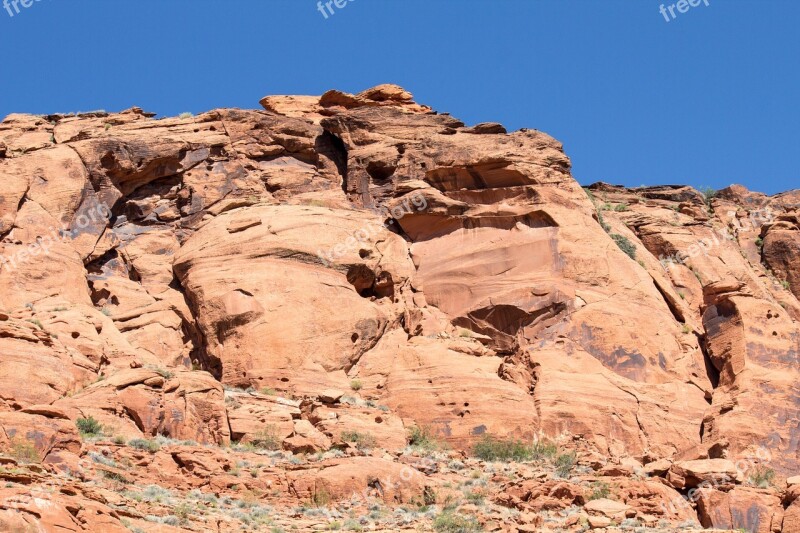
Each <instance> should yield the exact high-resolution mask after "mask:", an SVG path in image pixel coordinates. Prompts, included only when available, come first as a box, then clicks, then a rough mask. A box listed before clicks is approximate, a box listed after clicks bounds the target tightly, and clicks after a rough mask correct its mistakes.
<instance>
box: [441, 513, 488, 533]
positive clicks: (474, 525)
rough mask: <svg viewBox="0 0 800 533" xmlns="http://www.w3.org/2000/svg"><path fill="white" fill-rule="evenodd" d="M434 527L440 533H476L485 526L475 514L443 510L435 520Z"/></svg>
mask: <svg viewBox="0 0 800 533" xmlns="http://www.w3.org/2000/svg"><path fill="white" fill-rule="evenodd" d="M433 529H434V530H435V531H437V532H439V533H474V532H477V531H483V528H482V527H481V525H480V524H479V523H478V521H477V520H476V519H475V517H473V516H469V517H467V516H463V515H460V514H455V513H453V512H448V511H446V512H443V513H442V514H440V515H439V516H437V517H436V518H435V519H434V520H433Z"/></svg>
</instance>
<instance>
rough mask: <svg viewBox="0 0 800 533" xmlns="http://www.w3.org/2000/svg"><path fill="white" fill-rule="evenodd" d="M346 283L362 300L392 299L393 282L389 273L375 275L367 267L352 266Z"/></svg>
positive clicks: (360, 265) (361, 265)
mask: <svg viewBox="0 0 800 533" xmlns="http://www.w3.org/2000/svg"><path fill="white" fill-rule="evenodd" d="M347 282H348V283H350V285H352V286H353V288H354V289H355V290H356V292H357V293H358V294H359V296H361V297H362V298H394V280H393V279H392V275H391V274H390V273H389V272H380V273H378V274H375V272H373V270H372V269H371V268H369V267H368V266H367V265H363V264H359V265H352V266H351V267H350V268H349V269H348V270H347Z"/></svg>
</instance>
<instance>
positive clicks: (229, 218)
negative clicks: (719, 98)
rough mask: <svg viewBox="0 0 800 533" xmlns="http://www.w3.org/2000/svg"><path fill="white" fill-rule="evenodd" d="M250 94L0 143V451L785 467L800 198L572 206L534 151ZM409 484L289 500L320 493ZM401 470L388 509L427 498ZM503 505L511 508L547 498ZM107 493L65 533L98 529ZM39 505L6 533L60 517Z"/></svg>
mask: <svg viewBox="0 0 800 533" xmlns="http://www.w3.org/2000/svg"><path fill="white" fill-rule="evenodd" d="M261 104H262V106H263V107H264V110H263V111H256V110H239V109H220V110H214V111H210V112H208V113H204V114H202V115H199V116H196V117H190V118H165V119H155V118H153V116H152V115H151V114H149V113H146V112H144V111H142V110H141V109H138V108H132V109H129V110H127V111H123V112H121V113H116V114H106V113H93V114H83V115H78V116H75V115H69V116H66V115H50V116H43V117H37V116H30V115H11V116H9V117H7V118H6V119H5V120H4V121H3V122H2V123H0V146H2V147H3V150H2V151H0V238H1V239H2V243H1V244H0V256H2V259H0V261H1V262H2V264H0V369H1V370H2V372H1V373H0V427H2V429H3V432H2V433H0V445H5V446H6V447H7V448H8V449H10V448H9V447H11V446H12V441H13V440H14V439H15V438H18V437H19V436H21V435H23V436H24V438H25V439H27V440H28V441H30V442H31V443H33V446H34V447H35V450H36V453H37V454H38V456H39V459H40V460H41V461H43V462H44V463H45V464H47V465H50V466H49V467H51V468H55V469H58V470H64V469H67V468H74V467H75V465H77V462H78V458H79V457H80V456H82V455H85V453H86V450H85V449H82V447H81V443H80V439H79V437H78V435H77V432H76V430H75V424H74V422H75V421H76V420H77V419H79V418H87V417H90V416H91V417H93V418H94V419H96V420H98V421H99V422H101V423H102V424H103V426H104V427H105V428H106V429H105V431H106V432H107V433H108V435H109V436H113V435H119V436H120V437H122V438H124V439H129V438H136V437H154V436H156V435H163V436H166V437H170V438H173V439H180V440H187V441H193V442H196V443H199V444H206V445H209V444H210V445H225V444H228V443H229V442H231V440H232V439H233V440H234V441H237V442H239V441H241V442H243V443H247V442H260V441H259V439H261V441H263V439H264V438H265V437H264V431H265V428H270V431H271V433H270V438H274V439H276V442H277V444H278V445H279V446H282V447H283V448H285V449H287V450H292V451H296V452H324V451H326V450H329V449H331V448H332V447H340V448H341V447H342V446H345V447H347V446H351V445H352V442H351V443H350V444H348V438H350V440H351V441H352V434H353V433H354V432H355V433H358V434H360V435H370V436H371V438H372V439H373V441H372V442H371V445H373V446H377V447H380V448H383V449H386V450H397V449H400V448H402V447H403V446H404V445H405V443H406V432H407V431H408V430H409V429H410V428H411V427H413V426H417V427H427V428H430V429H431V431H432V432H433V433H434V434H436V435H437V436H438V438H440V439H442V440H444V441H447V442H448V443H449V445H450V446H451V447H452V449H453V450H456V451H459V450H465V451H466V450H469V449H470V448H471V446H472V445H473V444H474V443H475V442H476V441H477V440H478V439H480V438H482V437H483V436H484V435H492V436H496V437H500V438H521V439H533V438H547V439H556V438H559V437H561V438H563V437H564V436H569V437H571V438H574V439H580V441H581V442H582V443H584V445H585V447H584V448H585V449H584V451H586V452H587V453H593V454H595V456H598V457H605V458H606V459H607V460H608V461H611V462H614V463H615V464H618V463H619V462H620V461H623V460H635V461H636V462H638V464H639V465H642V466H646V465H648V464H656V462H657V461H659V460H661V461H664V460H667V461H668V462H667V463H666V466H665V467H664V468H663V469H661V470H660V471H659V470H658V469H653V470H652V471H651V472H650V473H651V474H653V475H656V476H663V479H664V480H665V482H664V483H665V484H671V485H672V486H673V487H675V488H677V489H681V490H685V489H687V488H688V487H693V486H697V485H698V484H700V483H701V482H702V481H704V480H706V481H707V479H706V477H704V476H707V475H711V474H713V473H717V474H720V472H716V471H715V470H713V467H709V466H708V465H702V464H701V465H699V466H698V467H697V468H700V473H698V472H697V471H695V470H692V468H693V467H691V464H692V463H693V462H698V461H699V462H702V461H703V460H719V461H721V460H723V459H726V460H727V462H726V463H725V464H726V465H728V467H730V465H733V464H734V463H735V462H736V461H737V460H741V459H743V458H752V457H755V456H756V455H757V454H758V458H757V463H758V464H763V463H768V465H767V466H768V467H769V468H771V469H773V470H774V471H775V472H776V473H777V475H778V478H779V479H784V478H785V477H787V476H790V475H795V474H798V473H800V449H799V446H800V445H799V444H798V443H799V442H800V429H799V428H800V416H798V415H800V399H799V398H800V396H799V395H798V392H797V382H798V378H800V371H799V370H798V354H799V353H800V304H798V300H797V297H798V296H800V210H798V208H799V207H800V193H798V192H790V193H785V194H782V195H778V196H775V197H767V196H764V195H761V194H757V193H751V192H749V191H747V190H745V189H744V188H742V187H738V186H732V187H730V188H728V189H725V190H723V191H720V193H719V194H718V195H716V197H714V198H706V197H704V195H703V194H701V193H699V192H698V191H696V190H694V189H692V188H690V187H681V186H664V187H647V188H639V189H625V188H622V187H616V186H612V185H607V184H602V183H601V184H596V185H593V186H591V187H589V188H588V189H586V190H584V189H582V188H581V187H580V186H579V185H578V183H577V182H576V181H575V179H574V178H573V177H572V175H571V174H570V160H569V158H568V157H567V156H566V155H565V153H564V151H563V148H562V146H561V144H560V143H559V142H557V141H556V140H554V139H553V138H551V137H549V136H548V135H546V134H544V133H542V132H539V131H536V130H520V131H516V132H512V133H507V132H506V130H505V128H503V127H502V126H501V125H499V124H488V123H487V124H479V125H476V126H474V127H467V126H466V125H465V124H463V123H462V122H460V121H459V120H457V119H455V118H453V117H451V116H449V115H446V114H438V113H436V112H434V111H433V110H431V109H430V108H428V107H426V106H424V105H420V104H417V103H415V102H414V101H413V99H412V97H411V95H410V94H409V93H408V92H407V91H404V90H403V89H401V88H399V87H396V86H390V85H386V86H380V87H376V88H373V89H370V90H367V91H365V92H363V93H361V94H358V95H351V94H346V93H343V92H339V91H330V92H328V93H326V94H325V95H323V96H322V97H305V96H303V97H291V96H270V97H266V98H264V99H263V100H262V102H261ZM626 248H627V250H625V249H626ZM223 387H227V388H228V389H237V390H238V391H239V392H235V391H229V392H228V393H224V392H223ZM245 390H247V392H244V391H245ZM348 435H349V437H348ZM173 457H174V458H175V461H176V462H177V463H178V464H179V465H180V468H189V469H193V468H195V469H196V468H210V467H208V466H207V465H204V466H202V467H199V466H198V467H187V466H186V464H187V461H190V459H188V458H180V454H178V455H177V456H176V455H175V454H174V453H173ZM191 460H198V461H201V459H197V458H194V459H191ZM381 461H384V462H385V463H386V464H383V463H381ZM672 461H677V462H678V463H676V466H674V467H673V468H672V469H670V464H671V462H672ZM680 462H682V463H680ZM751 462H752V461H751ZM659 464H660V463H659ZM687 464H688V465H689V466H686V465H687ZM680 465H683V466H680ZM751 466H752V465H751ZM171 468H174V467H171ZM352 468H355V472H356V475H354V477H348V476H349V475H350V474H351V473H352V472H351V469H352ZM709 468H711V470H710V471H709V470H708V469H709ZM733 468H734V472H735V471H736V467H735V466H734V467H733ZM399 469H400V467H399V466H397V465H396V464H394V463H392V462H391V461H386V460H385V459H380V458H374V459H369V460H366V459H365V460H364V462H363V463H359V464H358V465H356V466H355V467H354V466H352V465H347V464H344V463H343V464H338V463H337V464H333V463H332V464H330V465H328V464H323V465H322V466H318V467H315V470H314V471H310V472H303V473H302V474H298V475H295V474H292V475H290V476H289V477H290V480H289V481H287V482H286V483H288V484H289V485H290V486H291V487H293V488H292V489H291V491H292V494H293V495H294V496H295V497H297V498H301V499H303V498H313V497H314V494H315V490H319V489H320V487H325V490H326V491H327V493H330V494H329V495H330V496H333V497H339V496H344V493H345V492H348V491H351V489H353V488H359V490H360V489H361V488H363V486H373V485H374V483H372V481H371V480H372V477H370V476H371V474H370V471H372V470H376V471H381V470H386V471H389V472H394V470H399ZM729 469H730V468H729ZM194 471H196V470H194ZM667 471H669V474H668V473H667ZM414 472H415V473H414V475H413V480H412V481H410V482H409V483H407V484H405V485H403V487H402V490H397V491H395V492H392V493H391V494H389V493H388V492H387V493H383V496H384V497H385V498H388V499H390V500H392V501H396V502H405V501H408V500H410V499H411V498H414V497H421V495H422V493H423V489H424V486H425V482H424V480H423V479H422V478H421V477H420V476H422V474H419V472H417V471H416V470H415V471H414ZM708 472H711V474H708ZM731 473H732V472H728V471H723V472H721V474H723V475H729V474H731ZM326 474H330V476H328V478H325V475H326ZM208 475H211V473H210V472H209V473H208ZM394 475H399V472H394ZM734 477H735V476H734ZM323 478H324V479H325V480H324V482H323V481H321V479H323ZM739 478H740V479H736V480H733V481H731V480H729V481H730V483H734V484H736V483H742V481H743V480H742V479H741V476H739ZM659 479H662V478H659ZM531 483H534V481H531ZM519 490H522V489H520V488H517V489H515V490H514V491H511V492H509V494H511V495H510V496H508V498H506V499H505V500H503V501H505V502H506V503H507V504H508V505H516V506H517V507H519V508H522V507H525V506H523V505H522V504H521V503H519V502H522V501H525V502H528V501H529V499H530V497H531V496H530V494H531V493H530V491H534V493H537V494H538V493H539V492H541V493H542V494H545V493H547V491H548V490H550V489H547V488H541V487H539V488H535V487H527V488H525V489H524V490H526V491H529V492H527V493H525V494H528V496H526V498H528V499H527V500H526V499H525V498H523V496H522V495H521V494H522V493H518V491H519ZM554 490H555V489H554ZM641 490H642V491H644V493H643V494H645V495H644V496H635V495H631V496H630V499H631V500H632V501H633V500H635V498H637V497H638V498H640V500H642V501H647V500H648V499H652V498H655V497H656V496H654V495H655V494H657V493H658V492H659V490H662V489H658V488H654V487H652V486H647V487H645V486H644V485H643V486H642V487H641ZM670 490H672V489H670ZM704 490H705V492H704V493H703V496H702V498H700V499H699V503H698V504H697V505H696V507H697V508H698V510H699V511H700V520H701V521H702V523H703V525H704V526H715V527H732V528H735V527H755V529H753V530H758V531H762V530H763V531H770V530H771V531H779V530H780V527H781V523H780V520H781V517H783V508H782V507H781V503H780V502H781V498H780V497H779V495H775V494H772V495H770V494H766V495H765V494H761V493H757V491H758V490H760V489H745V488H737V489H735V490H731V489H727V490H723V489H721V488H720V487H717V486H714V487H713V488H706V489H704ZM515 491H517V492H515ZM537 491H538V492H537ZM542 491H544V492H542ZM754 491H756V492H754ZM675 494H676V495H677V493H675ZM648 495H649V496H648ZM74 497H75V494H74V493H70V494H68V495H65V496H64V498H67V499H68V498H74ZM543 497H544V496H543ZM547 497H551V496H547ZM520 498H522V499H520ZM558 498H561V496H558ZM575 498H577V499H574V498H573V499H569V498H567V499H566V500H564V501H569V502H570V503H567V504H566V505H564V507H566V506H567V505H571V504H573V503H575V502H578V503H580V502H582V500H581V498H582V497H578V496H575ZM501 499H502V498H501ZM573 500H574V501H573ZM96 501H99V500H96ZM637 501H638V500H637ZM793 501H794V499H793V498H792V499H787V497H785V498H784V502H787V503H785V505H786V506H787V507H788V509H789V511H787V513H786V516H787V517H788V516H796V515H797V513H796V512H795V507H796V505H795V506H794V507H789V504H790V503H791V502H793ZM514 502H517V503H514ZM107 503H108V502H107V501H105V500H103V504H102V506H101V507H96V508H95V507H87V508H86V509H85V510H84V511H82V512H86V513H90V514H91V518H86V519H80V520H76V519H75V513H73V514H72V516H73V519H72V522H73V526H72V529H71V530H100V529H102V530H108V531H111V530H112V526H110V525H108V524H110V523H111V522H114V523H115V524H118V523H119V522H118V520H117V519H118V517H117V516H116V514H115V511H113V510H110V509H109V508H108V507H107V506H106V504H107ZM30 505H33V504H30ZM30 505H28V507H25V508H24V509H22V511H24V512H25V513H27V514H25V515H24V517H23V518H20V519H19V520H21V521H18V522H10V523H13V524H20V526H19V527H23V526H24V524H29V523H34V522H35V521H36V520H40V521H42V523H48V524H50V523H52V524H56V523H59V524H60V523H62V522H65V521H68V518H69V517H68V516H67V515H64V516H60V515H53V516H52V517H46V516H43V515H38V514H37V513H36V512H34V511H33V510H30V509H28V508H29V507H30ZM60 505H63V506H65V508H66V509H70V507H69V506H70V505H72V504H71V503H70V502H68V501H66V500H65V501H64V502H63V504H60ZM98 505H99V504H98ZM525 505H526V506H527V503H526V504H525ZM559 505H560V504H559ZM743 506H750V507H748V509H756V510H755V511H752V512H751V511H749V510H747V509H745V510H742V509H741V508H742V507H743ZM640 507H641V506H640ZM526 508H527V507H526ZM533 508H540V506H537V505H533ZM25 509H28V511H25ZM17 510H20V509H19V508H17ZM778 510H780V512H778ZM647 512H648V513H650V514H649V515H648V516H650V515H652V514H654V513H655V512H654V511H652V510H649V511H647ZM740 512H743V513H745V516H746V517H749V518H747V520H750V522H748V523H747V524H744V525H737V524H739V522H737V518H736V517H737V516H739V514H741V513H740ZM737 513H738V514H737ZM747 513H750V514H747ZM753 513H755V514H753ZM62 514H63V513H62ZM623 514H624V513H623ZM634 514H635V513H634ZM656 514H657V513H656ZM37 516H38V517H39V518H32V517H37ZM47 516H49V515H47ZM692 516H693V517H697V516H698V515H692ZM753 516H755V517H756V518H753ZM606 518H608V517H606ZM606 518H602V519H600V518H597V520H596V521H599V522H598V523H600V522H602V521H603V520H605V519H606ZM623 518H624V517H623ZM668 518H670V519H676V520H677V519H679V518H683V519H685V518H686V517H685V516H683V515H682V514H681V513H677V514H675V515H674V516H669V517H668ZM0 519H2V517H0ZM753 520H756V522H758V523H756V525H755V526H753ZM48 521H49V522H48ZM75 524H79V525H80V527H78V526H77V525H75ZM759 524H760V525H759ZM785 526H787V525H786V524H784V527H785ZM53 527H55V526H53ZM59 527H65V526H59ZM115 527H116V526H115ZM791 527H796V526H791ZM98 528H99V529H98ZM104 528H105V529H104ZM785 530H786V531H790V530H791V531H794V530H795V529H785Z"/></svg>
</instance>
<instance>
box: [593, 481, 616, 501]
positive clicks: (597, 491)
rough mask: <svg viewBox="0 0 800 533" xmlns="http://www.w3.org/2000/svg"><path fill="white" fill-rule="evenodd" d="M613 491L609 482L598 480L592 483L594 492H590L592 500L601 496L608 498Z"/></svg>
mask: <svg viewBox="0 0 800 533" xmlns="http://www.w3.org/2000/svg"><path fill="white" fill-rule="evenodd" d="M610 493H611V491H610V489H609V488H608V484H607V483H603V482H602V481H596V482H594V483H592V493H591V494H589V499H590V500H599V499H601V498H608V496H609V494H610Z"/></svg>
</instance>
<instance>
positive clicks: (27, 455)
mask: <svg viewBox="0 0 800 533" xmlns="http://www.w3.org/2000/svg"><path fill="white" fill-rule="evenodd" d="M8 454H9V455H10V456H11V457H13V458H14V459H16V460H17V461H19V462H20V463H39V462H41V460H42V458H41V457H39V452H38V451H37V450H36V446H34V444H33V443H32V442H30V441H28V440H25V439H20V438H16V439H13V440H12V441H11V448H10V449H9V451H8Z"/></svg>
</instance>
